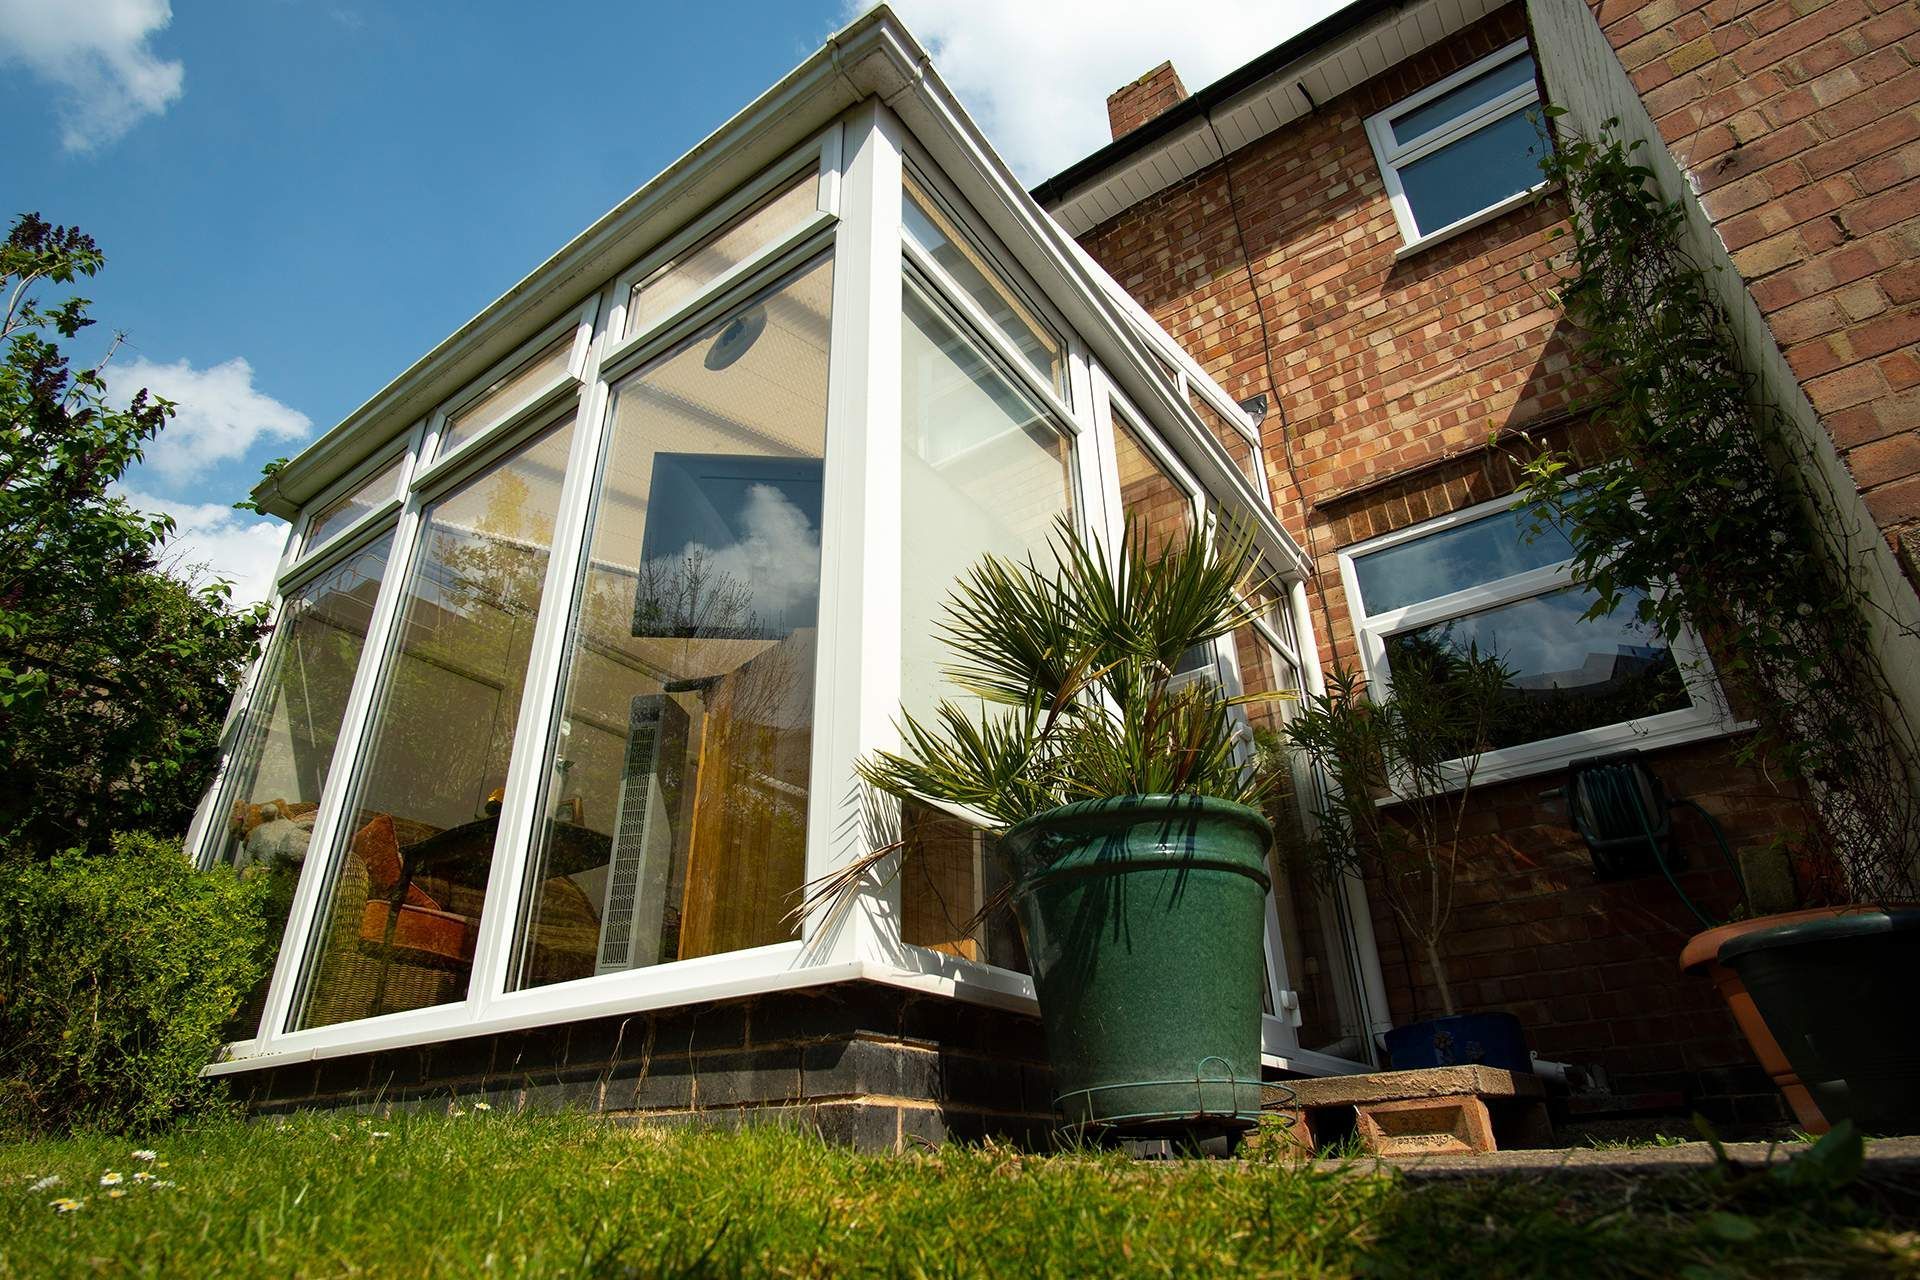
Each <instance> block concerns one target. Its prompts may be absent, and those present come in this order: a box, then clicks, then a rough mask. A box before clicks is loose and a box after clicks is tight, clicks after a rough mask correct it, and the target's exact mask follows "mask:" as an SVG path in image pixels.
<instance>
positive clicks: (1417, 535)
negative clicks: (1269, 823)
mask: <svg viewBox="0 0 1920 1280" xmlns="http://www.w3.org/2000/svg"><path fill="white" fill-rule="evenodd" d="M1521 501H1522V499H1521V498H1520V496H1519V495H1518V494H1508V495H1506V496H1504V497H1499V498H1494V499H1492V500H1491V501H1487V502H1480V503H1475V504H1474V505H1472V506H1469V507H1462V508H1460V509H1459V510H1457V511H1451V512H1448V513H1447V514H1446V515H1443V516H1439V517H1436V518H1434V519H1431V520H1423V521H1419V522H1417V523H1415V524H1411V525H1408V526H1407V527H1406V528H1404V529H1396V530H1394V531H1393V532H1391V533H1386V534H1381V535H1379V536H1377V537H1373V538H1368V539H1366V540H1365V541H1362V542H1356V543H1353V544H1351V545H1349V546H1345V547H1341V548H1340V549H1339V550H1338V552H1337V553H1336V554H1337V555H1338V558H1339V562H1340V582H1341V586H1342V587H1343V588H1344V590H1345V592H1346V597H1347V613H1348V617H1349V618H1350V619H1351V620H1352V622H1353V635H1354V645H1355V647H1356V648H1357V649H1358V650H1359V654H1360V666H1361V671H1362V673H1363V674H1364V675H1365V676H1366V677H1367V680H1368V683H1369V685H1370V686H1371V687H1372V688H1373V690H1374V691H1375V696H1376V697H1384V696H1387V695H1389V694H1391V693H1392V691H1393V679H1392V674H1391V671H1390V670H1389V666H1388V661H1387V641H1388V640H1389V639H1390V638H1392V637H1393V636H1397V635H1402V634H1405V633H1406V632H1409V631H1415V630H1418V629H1419V628H1421V627H1426V626H1432V625H1433V624H1435V623H1439V622H1446V621H1449V620H1451V619H1455V618H1463V617H1466V616H1468V615H1470V614H1475V613H1481V612H1484V611H1486V610H1488V609H1493V608H1497V607H1499V606H1501V605H1507V604H1515V603H1519V602H1521V601H1526V600H1532V599H1536V598H1539V597H1542V596H1546V595H1548V594H1551V593H1552V592H1555V591H1558V590H1561V589H1563V588H1565V587H1569V586H1577V585H1578V584H1577V583H1576V581H1575V579H1574V574H1573V561H1572V560H1571V559H1566V560H1560V561H1557V562H1555V563H1553V564H1549V565H1542V566H1540V567H1538V568H1534V569H1526V570H1522V571H1521V572H1519V573H1515V574H1509V575H1507V576H1506V577H1504V578H1497V579H1494V580H1492V581H1489V582H1484V583H1477V584H1475V585H1473V586H1469V587H1464V588H1461V589H1459V590H1457V591H1450V592H1447V593H1446V594H1444V595H1438V596H1432V597H1429V598H1427V599H1424V600H1417V601H1414V602H1413V603H1411V604H1407V605H1403V606H1401V607H1399V608H1395V609H1387V610H1383V611H1381V612H1379V613H1369V612H1368V611H1367V606H1366V603H1365V597H1363V596H1362V595H1361V592H1360V576H1359V569H1358V567H1357V565H1356V561H1358V560H1362V559H1365V558H1366V556H1367V555H1369V554H1371V553H1373V552H1376V551H1384V550H1386V549H1387V548H1389V547H1394V546H1399V545H1402V544H1405V543H1408V542H1416V541H1418V540H1420V539H1421V538H1424V537H1427V536H1430V535H1432V534H1436V533H1440V532H1442V531H1444V530H1446V529H1451V528H1456V527H1459V526H1461V525H1466V524H1471V523H1473V522H1475V521H1476V520H1479V519H1482V518H1484V517H1487V516H1492V515H1498V514H1500V513H1502V512H1506V511H1510V510H1512V509H1514V508H1515V507H1518V506H1519V505H1520V504H1521ZM1666 643H1667V647H1668V649H1669V651H1670V652H1671V653H1672V654H1673V659H1674V663H1675V665H1676V666H1678V668H1679V670H1680V678H1681V680H1682V682H1683V683H1684V684H1685V686H1686V691H1687V696H1688V698H1689V699H1690V700H1691V702H1692V704H1693V705H1691V706H1689V707H1684V708H1681V709H1679V710H1675V711H1663V712H1660V713H1658V714H1656V715H1651V716H1646V717H1643V718H1641V719H1636V720H1621V721H1616V722H1614V723H1612V724H1605V725H1596V726H1593V727H1591V728H1587V729H1576V730H1574V731H1573V732H1571V733H1563V734H1559V735H1557V736H1555V737H1551V738H1541V739H1538V740H1537V741H1534V742H1523V743H1518V744H1516V745H1514V746H1511V747H1500V748H1496V749H1494V750H1491V751H1487V752H1485V753H1484V754H1482V755H1481V756H1480V759H1479V764H1478V765H1477V767H1476V768H1475V770H1474V773H1473V781H1474V784H1475V785H1476V786H1478V785H1484V784H1487V783H1492V782H1500V781H1504V780H1507V779H1510V778H1524V777H1529V776H1531V775H1533V774H1538V773H1548V772H1552V771H1554V770H1556V769H1561V768H1564V767H1566V765H1567V764H1568V762H1570V761H1572V760H1576V759H1578V758H1580V757H1582V756H1590V755H1598V754H1602V753H1605V752H1610V751H1620V750H1625V749H1627V748H1629V747H1638V748H1640V749H1642V750H1655V749H1658V748H1661V747H1669V746H1675V745H1678V744H1679V743H1683V742H1691V741H1694V740H1696V739H1701V738H1710V737H1719V736H1723V735H1725V734H1728V733H1733V732H1737V731H1738V730H1740V729H1742V728H1745V727H1747V726H1745V725H1744V724H1742V723H1740V722H1738V721H1736V720H1735V719H1734V717H1733V715H1732V713H1731V710H1730V709H1729V708H1728V706H1727V702H1726V697H1725V694H1724V693H1723V692H1722V691H1721V688H1720V682H1719V679H1718V677H1717V676H1716V675H1715V674H1714V669H1713V660H1712V657H1711V656H1710V655H1709V654H1708V652H1707V649H1706V646H1704V645H1703V644H1701V643H1700V640H1699V637H1698V636H1696V635H1694V633H1693V632H1692V631H1691V630H1688V629H1685V628H1683V629H1682V630H1681V632H1680V634H1679V635H1677V636H1675V637H1673V638H1672V639H1671V640H1668V641H1667V642H1666ZM1456 773H1464V769H1457V770H1456ZM1389 799H1391V798H1389Z"/></svg>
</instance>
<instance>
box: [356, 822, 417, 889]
mask: <svg viewBox="0 0 1920 1280" xmlns="http://www.w3.org/2000/svg"><path fill="white" fill-rule="evenodd" d="M353 852H354V854H355V855H356V856H357V857H358V858H359V859H360V861H361V862H362V863H363V864H364V865H365V866H366V868H367V889H368V891H369V892H371V893H375V894H388V893H392V892H393V887H394V886H395V885H397V884H399V883H400V875H401V873H402V872H403V871H405V870H406V864H405V863H404V862H402V861H400V842H399V841H398V840H397V839H395V838H394V834H393V818H392V817H391V816H390V815H388V814H384V813H376V814H374V815H373V819H372V820H371V821H370V822H368V823H367V825H366V826H364V827H362V828H360V829H359V830H358V831H356V832H354V833H353Z"/></svg>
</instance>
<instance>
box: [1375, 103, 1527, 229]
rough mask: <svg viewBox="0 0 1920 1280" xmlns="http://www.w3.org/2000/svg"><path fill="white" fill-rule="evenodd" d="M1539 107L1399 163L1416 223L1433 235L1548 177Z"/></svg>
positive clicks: (1402, 181)
mask: <svg viewBox="0 0 1920 1280" xmlns="http://www.w3.org/2000/svg"><path fill="white" fill-rule="evenodd" d="M1546 146H1547V143H1546V138H1545V137H1544V136H1543V135H1542V134H1541V132H1540V114H1539V108H1538V107H1532V108H1529V109H1527V110H1525V111H1516V112H1514V113H1513V114H1512V115H1510V116H1502V117H1501V118H1500V119H1498V120H1495V121H1494V122H1493V123H1492V124H1488V125H1483V126H1481V127H1480V128H1478V129H1475V130H1474V131H1473V132H1472V133H1470V134H1468V135H1467V136H1466V137H1464V138H1461V139H1459V140H1458V141H1456V142H1449V143H1448V144H1447V145H1446V146H1444V147H1441V148H1440V149H1439V150H1438V151H1429V152H1428V153H1427V154H1426V155H1424V156H1421V157H1420V158H1419V159H1418V160H1415V161H1413V162H1412V163H1411V164H1403V165H1401V166H1399V173H1400V187H1401V189H1402V190H1403V191H1405V192H1406V195H1407V203H1408V205H1410V206H1411V207H1412V209H1413V221H1414V225H1415V226H1416V227H1418V228H1419V231H1420V234H1421V235H1423V236H1424V235H1431V234H1432V233H1433V232H1435V231H1439V230H1441V229H1442V228H1444V227H1449V226H1451V225H1453V224H1454V223H1456V222H1458V221H1460V219H1462V218H1467V217H1471V216H1473V215H1474V214H1476V213H1478V212H1480V211H1481V210H1482V209H1485V208H1487V207H1488V206H1490V205H1495V204H1498V203H1499V202H1500V201H1502V200H1505V199H1506V198H1507V197H1508V196H1512V195H1518V194H1519V193H1520V192H1522V191H1526V190H1528V189H1529V188H1531V187H1534V186H1537V185H1539V184H1540V183H1541V182H1543V181H1545V178H1544V176H1543V175H1542V174H1541V172H1540V159H1541V157H1542V156H1544V155H1545V154H1546Z"/></svg>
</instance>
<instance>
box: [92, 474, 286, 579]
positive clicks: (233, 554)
mask: <svg viewBox="0 0 1920 1280" xmlns="http://www.w3.org/2000/svg"><path fill="white" fill-rule="evenodd" d="M114 492H115V493H116V494H117V495H118V496H120V497H122V498H125V499H126V500H127V501H128V502H130V503H132V504H133V505H134V506H136V507H138V508H140V510H142V511H150V512H152V513H153V514H155V515H163V516H172V517H173V520H174V531H173V537H172V538H171V539H170V540H169V541H168V543H167V545H166V548H165V549H164V551H163V552H162V553H161V557H160V558H161V560H162V561H163V562H164V563H166V564H167V565H168V566H169V567H170V568H172V569H173V570H174V571H175V572H177V573H180V574H182V575H184V576H186V577H188V578H190V579H191V580H193V581H195V582H211V581H212V580H213V579H215V578H224V579H226V580H227V581H228V582H231V583H232V584H233V604H234V606H235V607H242V606H245V605H249V604H253V603H254V602H255V601H258V600H265V599H266V598H267V593H268V592H269V591H270V590H272V587H273V570H274V566H275V565H276V564H277V563H278V562H279V559H280V548H281V546H282V544H283V543H285V541H286V537H287V526H286V523H285V522H284V521H281V520H274V519H270V518H262V517H259V516H253V515H248V514H247V513H246V512H244V511H235V510H234V509H233V508H232V507H228V506H222V505H221V504H220V503H217V502H177V501H175V500H174V499H172V498H161V497H156V496H155V495H153V494H150V493H141V492H139V491H137V490H133V489H126V488H122V487H120V486H118V485H116V486H114Z"/></svg>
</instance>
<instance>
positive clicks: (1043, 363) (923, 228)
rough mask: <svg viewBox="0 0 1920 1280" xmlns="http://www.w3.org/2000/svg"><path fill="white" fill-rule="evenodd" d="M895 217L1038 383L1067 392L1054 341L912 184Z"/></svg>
mask: <svg viewBox="0 0 1920 1280" xmlns="http://www.w3.org/2000/svg"><path fill="white" fill-rule="evenodd" d="M900 219H901V223H902V225H903V226H904V227H905V229H906V233H907V235H908V236H910V237H912V239H913V242H914V243H915V244H917V245H919V246H920V247H921V248H922V249H924V250H926V251H927V253H928V254H929V255H930V256H931V257H932V258H933V260H934V261H935V262H937V263H939V264H940V267H941V269H942V270H943V271H945V272H946V273H947V275H948V277H949V278H951V279H952V281H953V283H954V284H956V285H958V286H959V287H960V288H961V289H962V290H964V291H965V292H966V294H967V296H968V297H970V298H972V299H973V301H974V302H975V304H977V305H978V306H979V308H980V310H981V311H983V312H984V313H985V314H986V316H987V319H989V320H991V321H992V322H993V325H994V327H995V328H996V329H998V330H1000V332H1001V333H1002V334H1003V335H1005V337H1006V339H1007V341H1008V342H1011V343H1012V344H1013V346H1014V350H1016V351H1018V352H1019V353H1020V355H1021V358H1022V359H1024V360H1025V361H1026V362H1027V363H1028V364H1029V365H1031V366H1032V367H1033V371H1034V372H1035V373H1037V374H1039V375H1040V380H1041V381H1042V382H1045V383H1047V384H1048V385H1050V386H1051V387H1052V388H1053V389H1054V390H1055V391H1057V392H1059V393H1060V396H1061V398H1062V399H1064V398H1065V397H1066V394H1067V368H1066V359H1065V356H1064V348H1063V346H1062V344H1061V342H1060V339H1058V338H1056V337H1054V335H1053V333H1052V331H1051V330H1049V329H1048V328H1047V326H1046V325H1045V324H1044V323H1043V322H1042V321H1041V320H1040V318H1039V317H1038V316H1036V315H1034V314H1033V312H1032V311H1031V310H1030V309H1028V307H1027V306H1026V304H1025V303H1023V302H1022V301H1021V300H1020V297H1019V295H1018V294H1016V293H1015V292H1014V291H1013V290H1012V289H1010V288H1008V287H1007V285H1006V284H1005V283H1004V282H1003V281H1002V280H1001V279H1000V276H999V273H998V272H997V271H996V270H995V269H994V268H993V266H992V264H990V263H989V262H988V261H987V260H986V259H985V258H983V257H981V255H980V253H979V252H978V251H977V250H975V249H974V247H973V246H972V245H971V244H969V243H968V242H967V238H966V237H965V236H963V235H962V234H961V233H960V230H959V229H958V228H957V227H955V226H954V225H953V223H952V222H951V221H949V220H948V218H947V215H946V214H945V213H944V212H942V211H941V209H940V206H939V205H937V204H935V203H934V202H933V201H932V200H931V199H929V198H928V197H927V195H926V194H925V193H924V192H922V191H921V190H920V189H919V187H918V186H917V185H916V184H915V183H914V181H913V179H912V178H908V179H907V180H906V188H905V192H904V194H903V195H902V197H901V201H900Z"/></svg>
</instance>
